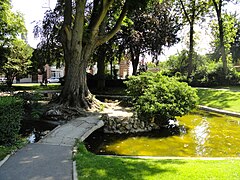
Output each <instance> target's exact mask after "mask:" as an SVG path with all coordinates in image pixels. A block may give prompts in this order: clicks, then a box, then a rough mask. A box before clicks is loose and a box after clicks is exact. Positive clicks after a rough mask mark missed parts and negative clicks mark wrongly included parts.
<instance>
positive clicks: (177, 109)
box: [126, 72, 198, 126]
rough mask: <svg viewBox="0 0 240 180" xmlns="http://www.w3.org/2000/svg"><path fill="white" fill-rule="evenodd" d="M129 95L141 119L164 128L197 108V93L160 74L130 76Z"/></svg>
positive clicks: (185, 84)
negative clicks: (177, 117) (169, 121)
mask: <svg viewBox="0 0 240 180" xmlns="http://www.w3.org/2000/svg"><path fill="white" fill-rule="evenodd" d="M126 84H127V87H128V94H129V95H131V96H132V97H133V101H132V102H133V106H134V109H135V110H136V111H137V113H138V116H139V118H140V119H142V120H145V121H149V120H150V121H154V122H155V123H157V124H159V125H160V126H161V125H165V124H167V123H168V120H170V119H175V116H182V115H184V114H186V113H188V112H189V111H190V110H192V109H193V108H195V107H196V104H197V101H198V97H197V94H196V90H195V89H193V88H191V87H190V86H188V85H187V83H184V82H179V81H177V80H176V79H175V78H170V77H167V76H163V75H162V74H160V73H150V72H147V73H143V74H141V75H139V76H132V77H130V79H129V81H128V82H127V83H126Z"/></svg>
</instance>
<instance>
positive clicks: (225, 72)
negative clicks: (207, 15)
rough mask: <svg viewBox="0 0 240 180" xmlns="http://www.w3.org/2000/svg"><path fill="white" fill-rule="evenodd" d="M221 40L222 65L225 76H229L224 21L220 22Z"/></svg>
mask: <svg viewBox="0 0 240 180" xmlns="http://www.w3.org/2000/svg"><path fill="white" fill-rule="evenodd" d="M219 38H220V51H221V55H222V63H223V74H224V75H225V76H226V75H227V57H226V51H225V46H224V31H223V23H222V19H220V20H219Z"/></svg>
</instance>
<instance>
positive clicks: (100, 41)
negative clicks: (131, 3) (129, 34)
mask: <svg viewBox="0 0 240 180" xmlns="http://www.w3.org/2000/svg"><path fill="white" fill-rule="evenodd" d="M127 11H128V1H126V2H125V4H124V6H123V9H122V12H121V14H120V16H119V18H118V20H117V22H116V24H115V26H114V27H113V28H112V30H111V31H110V32H109V33H108V34H106V35H103V36H99V37H98V40H97V46H99V45H101V44H103V43H105V42H106V41H108V40H109V39H111V38H112V37H113V36H114V35H115V34H116V33H117V32H118V31H119V29H120V28H121V24H122V21H123V19H124V17H125V16H126V14H127Z"/></svg>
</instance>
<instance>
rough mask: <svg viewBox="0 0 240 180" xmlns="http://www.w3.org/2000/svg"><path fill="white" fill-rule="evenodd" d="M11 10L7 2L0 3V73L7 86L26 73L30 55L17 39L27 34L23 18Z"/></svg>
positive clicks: (21, 41)
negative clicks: (2, 74) (5, 77)
mask: <svg viewBox="0 0 240 180" xmlns="http://www.w3.org/2000/svg"><path fill="white" fill-rule="evenodd" d="M11 9H12V7H11V4H10V1H9V0H3V1H1V2H0V19H1V20H0V71H1V72H3V73H5V74H6V76H7V78H8V80H7V83H8V85H9V86H11V85H12V81H13V78H14V77H16V76H17V75H21V74H22V73H25V72H26V68H28V67H29V66H28V65H29V62H27V61H28V59H29V54H30V53H31V52H30V51H31V50H30V48H29V47H28V46H27V44H26V43H25V42H24V41H23V40H19V39H18V37H19V36H21V38H22V39H25V35H26V32H27V31H26V28H25V25H24V20H23V17H22V15H21V14H19V13H14V12H12V10H11ZM24 48H26V49H24ZM21 58H23V59H21ZM23 65H24V66H25V67H23Z"/></svg>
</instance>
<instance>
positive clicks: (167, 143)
mask: <svg viewBox="0 0 240 180" xmlns="http://www.w3.org/2000/svg"><path fill="white" fill-rule="evenodd" d="M177 119H178V121H179V124H180V129H179V130H176V128H174V129H170V128H162V129H161V130H158V131H153V132H150V133H141V134H131V135H113V134H104V133H102V132H101V130H99V131H97V132H95V133H93V134H92V135H91V136H90V137H89V138H88V139H86V141H85V143H86V145H87V148H88V149H89V150H90V151H92V152H94V153H96V154H114V155H131V156H180V157H240V118H236V117H230V116H225V115H220V114H215V113H207V112H203V111H198V112H193V113H191V114H189V115H185V116H183V117H179V118H177Z"/></svg>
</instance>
